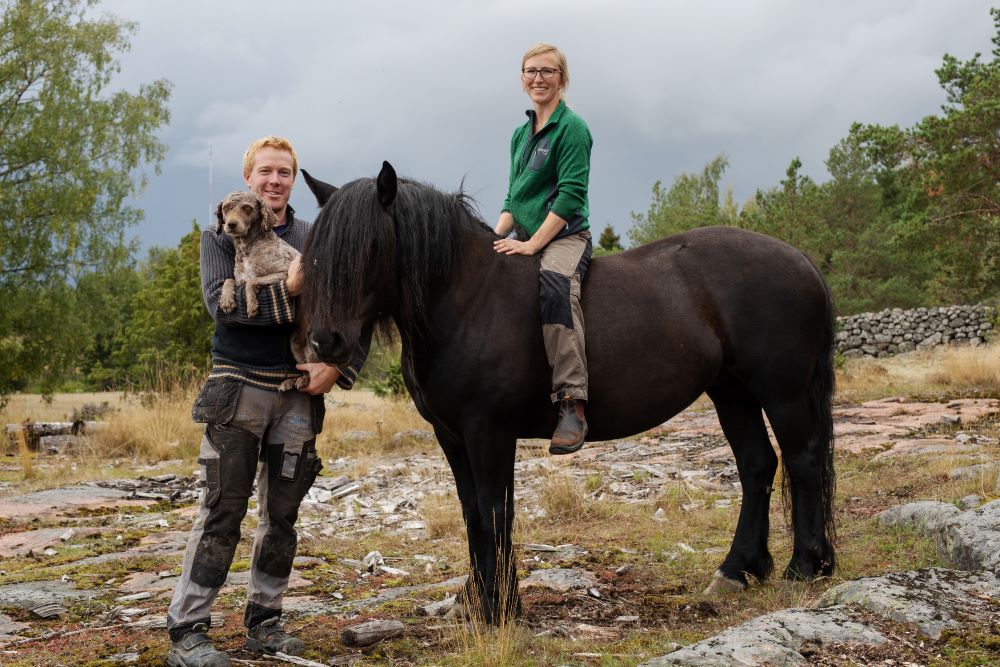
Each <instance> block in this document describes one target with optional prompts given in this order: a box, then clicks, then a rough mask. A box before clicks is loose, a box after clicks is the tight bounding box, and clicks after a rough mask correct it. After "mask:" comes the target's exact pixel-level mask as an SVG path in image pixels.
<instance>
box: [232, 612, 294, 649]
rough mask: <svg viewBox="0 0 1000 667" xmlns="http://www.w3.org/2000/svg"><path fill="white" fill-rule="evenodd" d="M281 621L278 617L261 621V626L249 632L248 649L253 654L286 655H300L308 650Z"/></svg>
mask: <svg viewBox="0 0 1000 667" xmlns="http://www.w3.org/2000/svg"><path fill="white" fill-rule="evenodd" d="M280 621H281V619H280V618H279V617H277V616H275V617H273V618H269V619H267V620H266V621H261V622H260V624H259V625H255V626H254V627H252V628H250V629H249V630H247V643H246V649H247V650H248V651H250V652H251V653H267V654H270V655H274V654H275V653H279V652H280V653H285V654H287V655H299V654H300V653H302V652H303V651H305V650H306V645H305V644H304V643H303V641H302V640H301V639H299V638H298V637H293V636H291V635H290V634H288V633H287V632H285V629H284V628H282V627H281V622H280Z"/></svg>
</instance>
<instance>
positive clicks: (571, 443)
mask: <svg viewBox="0 0 1000 667" xmlns="http://www.w3.org/2000/svg"><path fill="white" fill-rule="evenodd" d="M586 437H587V418H586V417H585V416H584V415H583V401H577V400H575V399H572V398H564V399H563V400H561V401H559V423H558V424H556V431H555V433H553V434H552V443H551V444H550V445H549V454H572V453H573V452H576V451H579V450H580V448H581V447H583V439H584V438H586Z"/></svg>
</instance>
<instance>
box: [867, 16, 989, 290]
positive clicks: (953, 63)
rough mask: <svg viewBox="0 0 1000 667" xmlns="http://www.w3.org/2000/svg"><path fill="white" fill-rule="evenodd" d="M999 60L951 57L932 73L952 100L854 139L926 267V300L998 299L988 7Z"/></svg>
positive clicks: (903, 235) (909, 246)
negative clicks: (904, 125)
mask: <svg viewBox="0 0 1000 667" xmlns="http://www.w3.org/2000/svg"><path fill="white" fill-rule="evenodd" d="M990 14H991V15H992V18H993V22H994V26H995V29H996V34H995V36H994V37H993V40H992V41H993V45H994V49H993V54H992V55H993V59H992V60H991V61H984V60H983V59H982V58H981V55H980V54H978V53H977V54H976V55H975V56H973V58H972V59H970V60H968V61H966V62H962V61H959V60H958V59H956V58H955V57H953V56H951V55H945V57H944V60H943V63H942V65H941V67H940V68H938V69H937V70H936V74H937V77H938V82H939V83H940V84H941V87H942V88H943V90H944V92H945V95H946V103H945V104H944V105H943V107H942V113H941V114H939V115H931V116H927V117H926V118H924V119H923V120H922V121H920V122H919V123H917V124H916V125H915V126H914V127H912V128H909V129H900V128H898V127H882V126H877V125H857V126H855V127H854V128H853V129H852V135H853V136H856V137H857V138H858V139H859V142H860V144H861V145H862V146H863V148H864V149H865V150H866V151H867V152H868V153H869V155H870V156H872V158H873V159H874V160H875V162H876V163H877V164H878V165H879V170H880V184H881V185H882V187H883V196H884V198H885V200H886V205H887V206H890V207H892V208H893V210H894V211H895V213H896V215H897V220H898V221H899V224H898V225H897V230H896V231H897V236H896V241H897V243H898V244H899V246H900V247H901V248H902V249H904V250H906V251H907V252H908V253H910V254H911V255H912V257H911V260H912V261H911V263H912V264H913V265H914V266H916V267H919V268H921V269H923V271H922V272H921V275H918V276H915V279H919V280H920V284H921V287H922V288H923V290H924V291H925V292H926V295H927V298H928V300H930V301H937V302H971V301H978V300H981V299H984V298H988V297H996V296H997V295H998V294H1000V268H998V263H1000V238H998V233H1000V9H991V10H990Z"/></svg>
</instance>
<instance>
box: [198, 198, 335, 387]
mask: <svg viewBox="0 0 1000 667" xmlns="http://www.w3.org/2000/svg"><path fill="white" fill-rule="evenodd" d="M215 220H216V225H215V233H216V234H221V233H222V232H225V233H226V234H227V235H228V236H229V237H230V238H232V239H233V245H234V246H235V247H236V263H235V265H234V266H233V276H234V277H233V278H229V279H228V280H226V282H225V283H223V285H222V295H221V297H220V298H219V307H220V308H222V310H223V312H226V313H231V312H233V311H234V310H235V309H236V287H237V286H238V285H244V286H245V294H246V301H247V317H255V316H256V315H257V312H258V311H259V310H260V306H259V304H258V301H257V290H258V289H259V288H260V286H261V285H272V284H274V283H277V282H281V281H282V280H284V279H286V278H287V277H288V265H289V264H291V263H292V260H293V259H295V258H296V257H298V256H299V254H300V253H299V251H298V250H296V249H295V248H293V247H292V246H291V245H289V244H288V243H286V242H285V241H283V240H282V239H281V237H279V236H278V235H277V234H275V233H274V225H275V223H276V222H277V221H278V219H277V216H275V214H274V211H272V210H271V207H270V206H268V205H267V204H266V203H265V202H264V200H263V199H261V198H260V197H259V196H257V195H256V194H255V193H253V192H233V193H230V194H228V195H226V197H225V198H224V199H223V200H222V201H221V202H219V205H218V206H217V207H216V209H215ZM308 329H309V326H308V323H307V322H306V321H305V316H304V313H299V319H298V323H297V325H296V328H295V333H293V334H292V341H291V347H292V355H293V356H294V357H295V361H297V362H298V363H300V364H301V363H315V362H317V361H319V358H318V357H317V356H316V352H315V350H313V348H312V346H311V345H309V341H308ZM308 385H309V374H308V373H304V374H303V375H302V376H300V377H298V378H290V379H288V380H285V381H284V382H282V383H281V386H280V387H279V388H278V391H288V390H290V389H292V388H295V389H302V388H304V387H306V386H308Z"/></svg>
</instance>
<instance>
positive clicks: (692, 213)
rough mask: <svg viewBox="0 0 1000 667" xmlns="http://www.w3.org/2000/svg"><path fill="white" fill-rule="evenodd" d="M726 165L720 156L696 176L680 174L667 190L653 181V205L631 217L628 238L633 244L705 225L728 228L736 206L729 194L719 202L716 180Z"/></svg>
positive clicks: (719, 178) (736, 212)
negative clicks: (631, 223) (631, 222)
mask: <svg viewBox="0 0 1000 667" xmlns="http://www.w3.org/2000/svg"><path fill="white" fill-rule="evenodd" d="M728 166H729V162H728V160H726V157H725V156H724V155H720V156H718V157H716V158H715V159H714V160H712V161H711V162H709V163H708V164H707V165H705V168H704V170H703V171H702V173H700V174H681V175H680V176H678V177H677V179H676V180H675V181H674V184H673V185H672V186H671V187H670V189H669V190H665V189H664V188H663V184H662V183H661V182H660V181H657V182H656V183H654V184H653V203H652V204H651V205H650V207H649V210H648V211H646V213H643V214H639V213H633V214H632V221H633V223H634V224H633V227H632V228H631V229H630V230H629V231H628V236H629V238H630V239H632V243H633V244H634V245H642V244H643V243H649V242H650V241H653V240H655V239H658V238H662V237H664V236H669V235H670V234H676V233H678V232H683V231H685V230H688V229H694V228H695V227H704V226H705V225H732V224H735V223H736V221H737V218H738V207H737V206H736V204H735V203H734V202H733V197H732V193H731V192H727V193H726V199H725V201H720V192H719V181H720V180H722V175H723V173H725V171H726V167H728Z"/></svg>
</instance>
